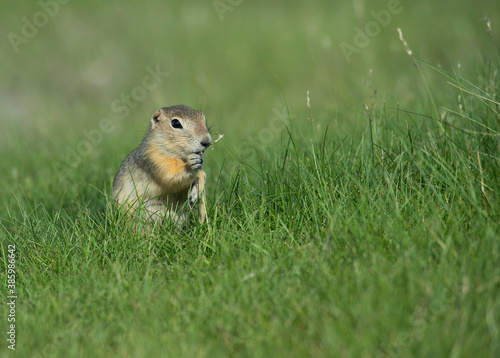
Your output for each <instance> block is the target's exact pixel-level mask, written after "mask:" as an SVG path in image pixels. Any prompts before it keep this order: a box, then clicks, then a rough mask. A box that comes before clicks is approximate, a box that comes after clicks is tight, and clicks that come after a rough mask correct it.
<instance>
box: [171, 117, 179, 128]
mask: <svg viewBox="0 0 500 358" xmlns="http://www.w3.org/2000/svg"><path fill="white" fill-rule="evenodd" d="M170 123H171V124H172V127H174V128H177V129H182V124H181V122H180V121H179V120H178V119H172V122H170Z"/></svg>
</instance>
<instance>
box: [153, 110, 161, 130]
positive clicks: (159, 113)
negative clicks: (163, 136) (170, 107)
mask: <svg viewBox="0 0 500 358" xmlns="http://www.w3.org/2000/svg"><path fill="white" fill-rule="evenodd" d="M160 115H161V111H160V110H157V111H156V112H155V114H153V117H152V118H151V128H154V127H156V125H157V124H158V122H159V121H160Z"/></svg>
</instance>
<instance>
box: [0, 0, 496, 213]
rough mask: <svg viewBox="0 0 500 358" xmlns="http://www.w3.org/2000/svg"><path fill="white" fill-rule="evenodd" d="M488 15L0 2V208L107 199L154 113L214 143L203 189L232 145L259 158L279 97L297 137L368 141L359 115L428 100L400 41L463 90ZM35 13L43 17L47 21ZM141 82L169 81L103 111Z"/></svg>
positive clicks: (440, 88) (458, 6) (371, 7)
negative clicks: (306, 131)
mask: <svg viewBox="0 0 500 358" xmlns="http://www.w3.org/2000/svg"><path fill="white" fill-rule="evenodd" d="M41 4H45V5H41ZM54 4H57V5H54ZM391 7H392V8H397V9H398V13H392V14H391V17H390V19H388V21H387V24H385V23H384V24H383V25H378V28H377V25H373V24H372V25H371V26H372V27H371V28H369V29H368V30H369V31H372V34H371V36H368V41H366V39H365V44H364V45H363V46H364V47H363V48H359V47H358V50H359V51H357V52H356V53H353V54H352V55H351V56H346V55H345V54H344V53H343V50H342V47H341V46H342V44H348V45H351V46H355V40H356V35H357V33H358V32H357V30H356V28H359V29H360V31H362V32H363V33H366V26H367V24H369V23H370V22H374V21H376V19H375V17H374V15H373V12H375V13H377V14H381V12H384V11H385V12H386V13H387V11H389V10H388V8H391ZM44 8H45V9H49V10H44ZM499 10H500V6H499V4H498V2H497V1H490V0H488V1H487V0H482V1H475V2H472V1H460V2H457V1H438V2H433V3H432V4H431V3H430V2H421V1H401V2H398V1H364V0H355V1H347V2H331V1H309V2H307V3H306V2H303V1H273V2H268V1H232V2H230V1H182V2H181V1H178V2H170V3H166V2H164V1H148V2H147V3H144V2H141V1H127V2H116V1H113V2H100V1H87V2H84V3H83V2H77V1H69V2H67V3H66V4H62V3H59V2H55V0H54V1H51V0H47V1H41V2H39V3H37V2H35V1H33V2H3V3H2V5H0V13H1V14H2V15H1V17H2V21H1V22H0V29H1V33H2V34H3V35H4V37H3V41H2V42H1V50H0V63H1V65H2V66H1V70H0V93H1V96H0V100H1V109H2V110H1V112H0V126H1V128H2V130H1V131H0V157H1V158H2V160H1V164H0V169H1V171H2V173H3V175H2V177H3V178H2V184H3V189H4V190H2V191H1V193H2V194H1V195H2V197H1V199H2V200H3V201H4V202H5V201H9V200H11V197H12V195H11V194H12V191H14V193H17V195H18V196H20V197H24V196H26V197H27V198H36V195H37V193H36V191H37V190H40V191H42V192H44V193H46V192H51V193H54V205H55V203H57V202H59V200H60V197H61V196H62V195H63V193H64V192H68V191H73V192H77V193H78V192H82V191H85V190H87V189H84V188H87V186H86V185H85V184H90V185H93V186H95V187H96V188H99V189H101V190H102V188H103V187H104V186H105V185H108V186H109V183H110V180H111V178H112V176H113V175H114V173H115V172H116V170H117V169H118V167H119V165H120V162H121V161H122V160H123V158H124V157H125V155H126V154H127V153H128V152H129V151H130V150H131V149H133V148H134V147H135V146H136V145H137V144H138V143H139V141H140V140H141V138H142V137H143V135H144V134H145V132H146V130H147V128H148V124H149V118H150V117H151V115H152V113H154V111H155V110H156V109H157V108H159V107H163V106H170V105H175V104H186V105H189V106H192V107H193V108H196V109H199V110H202V111H204V112H205V114H206V117H207V120H208V122H209V124H211V125H212V128H213V132H214V137H215V136H216V135H217V134H219V133H223V134H224V135H225V137H224V140H223V141H222V142H220V143H219V144H218V145H217V147H216V148H215V150H214V151H213V152H210V153H209V155H210V156H207V160H206V166H207V171H208V172H209V174H210V172H212V174H211V175H212V177H214V175H216V174H217V172H220V171H221V168H222V163H226V164H227V163H230V162H231V161H233V160H234V158H236V157H237V152H238V150H240V149H241V148H240V147H241V143H242V141H243V143H244V145H247V144H248V143H250V144H252V145H258V144H259V143H258V138H259V137H258V135H259V130H261V129H262V128H268V127H269V123H270V121H271V119H272V118H273V117H274V116H275V113H276V111H279V112H282V111H283V110H284V100H283V97H285V98H286V100H287V102H288V105H289V107H290V111H291V114H292V117H293V118H294V120H295V121H297V123H296V126H298V127H299V128H300V126H309V125H310V123H311V122H310V121H308V120H307V118H311V119H314V125H315V126H316V127H315V128H316V129H317V130H318V131H319V132H322V131H323V130H324V129H325V128H326V127H327V126H329V128H330V133H331V134H333V135H334V136H337V137H340V138H342V137H345V136H355V135H356V133H359V132H360V131H364V130H365V129H366V126H367V121H366V117H365V115H364V113H363V112H364V110H365V108H364V106H365V105H367V106H373V107H374V108H375V109H376V108H380V104H381V103H382V102H385V103H386V104H387V107H388V108H390V107H396V106H397V105H398V103H399V106H400V108H403V109H408V110H411V111H416V112H419V113H421V114H428V113H429V112H430V109H429V105H428V99H427V95H426V94H422V93H421V91H422V86H419V83H418V82H419V81H420V79H419V78H420V77H419V75H418V73H417V71H416V70H415V67H414V66H412V63H411V60H410V58H409V57H408V56H407V54H406V52H405V49H404V47H403V44H402V43H401V41H400V40H399V37H398V33H397V31H396V29H397V28H398V27H400V28H401V29H402V31H403V33H404V36H405V39H406V40H407V42H408V45H409V46H410V47H411V49H412V51H413V53H414V55H415V56H416V57H417V58H418V59H421V60H424V61H427V62H429V63H432V64H434V65H439V66H442V67H444V68H445V69H447V70H454V69H455V70H456V69H458V65H459V63H460V64H461V71H462V72H464V76H465V77H467V72H468V71H469V72H470V73H471V74H473V76H474V77H475V76H476V72H477V71H476V68H475V67H476V64H477V63H480V62H481V61H483V58H482V56H487V55H491V53H493V46H491V42H492V40H491V39H490V37H489V36H488V34H487V32H486V30H487V25H486V21H485V16H488V17H489V18H490V19H491V23H492V25H493V32H495V31H496V28H498V24H500V18H499V16H500V11H499ZM40 12H44V13H46V14H47V13H48V14H49V15H45V17H46V18H47V21H44V20H45V19H44V15H43V14H42V15H40ZM380 16H382V15H380ZM45 22H46V24H45ZM27 23H30V24H31V26H33V24H34V23H38V24H39V25H42V26H35V27H36V29H35V30H33V29H31V32H36V34H34V35H33V36H31V38H27V37H26V36H23V28H24V27H26V26H28V27H29V25H26V24H27ZM368 26H370V25H368ZM24 31H25V32H26V31H28V33H29V29H24ZM496 32H497V31H496ZM12 34H16V36H22V37H23V38H24V40H19V38H18V37H15V36H14V35H12ZM13 36H14V37H13ZM16 48H17V53H16ZM480 49H482V52H480ZM484 49H487V50H486V52H485V51H484ZM488 51H490V52H488ZM358 52H359V53H358ZM348 57H349V58H348ZM148 67H149V68H153V69H154V68H159V69H160V70H161V71H162V72H168V76H167V77H164V78H163V80H162V82H161V83H160V84H159V85H158V86H156V87H155V88H154V89H153V90H148V91H146V92H145V93H142V92H137V94H139V95H140V98H141V100H140V101H135V102H132V104H130V105H128V106H127V112H129V113H127V115H123V114H124V113H125V112H124V111H123V112H121V113H117V111H114V110H113V108H114V107H113V103H114V102H116V101H120V99H121V98H122V95H130V94H131V93H132V91H133V90H134V88H135V87H136V86H140V85H141V84H142V83H143V80H144V78H145V76H146V75H147V74H148V72H147V70H146V68H148ZM424 70H425V71H426V75H427V76H428V81H429V83H430V85H436V87H435V88H436V91H435V94H440V93H443V92H446V91H450V93H453V91H454V89H453V88H452V87H450V86H446V84H445V79H444V78H443V77H442V76H438V75H436V74H434V73H432V71H431V70H428V69H424ZM280 85H281V89H280ZM308 90H309V91H310V103H311V110H310V109H309V108H308V107H307V105H306V92H307V91H308ZM438 105H439V104H438ZM105 118H109V119H111V120H112V122H113V128H112V130H110V131H109V133H105V134H104V135H103V136H102V138H98V139H99V140H98V145H92V146H91V147H90V148H87V149H88V151H86V149H85V148H86V147H85V143H83V144H82V141H83V142H85V141H86V140H87V139H86V133H87V134H88V133H89V132H91V131H92V130H94V129H96V128H99V124H100V123H101V121H102V120H103V119H105ZM249 138H250V139H249ZM278 138H279V134H276V133H275V138H274V139H278ZM272 139H273V138H271V140H272ZM255 142H257V143H255ZM270 142H272V141H270V140H266V141H265V143H264V144H270ZM261 144H262V143H261ZM78 145H80V151H84V152H85V155H82V156H81V158H80V159H81V163H80V160H73V159H74V156H72V154H71V153H74V152H76V153H78V150H79V149H78ZM71 161H73V162H76V163H73V164H72V165H69V166H68V162H71ZM50 164H51V165H50ZM61 165H63V166H64V165H66V167H67V168H69V169H71V170H68V171H64V170H63V169H61V168H62V167H61ZM73 167H76V170H73V169H74V168H73ZM61 170H63V172H64V173H63V174H61V173H60V172H59V171H61ZM222 170H223V169H222ZM58 177H59V178H61V177H66V178H67V179H69V180H64V181H62V182H61V181H60V180H59V181H58V180H57V179H58ZM16 183H20V184H21V185H20V186H19V187H17V186H16ZM35 183H36V185H35ZM61 183H63V185H61ZM16 188H17V189H16ZM20 188H22V190H21V189H20ZM22 192H23V193H22ZM92 193H93V194H90V195H91V196H92V197H93V196H94V195H95V190H93V191H92ZM46 204H47V203H46ZM49 206H50V204H49ZM4 209H5V208H3V209H2V210H4ZM2 212H3V211H2Z"/></svg>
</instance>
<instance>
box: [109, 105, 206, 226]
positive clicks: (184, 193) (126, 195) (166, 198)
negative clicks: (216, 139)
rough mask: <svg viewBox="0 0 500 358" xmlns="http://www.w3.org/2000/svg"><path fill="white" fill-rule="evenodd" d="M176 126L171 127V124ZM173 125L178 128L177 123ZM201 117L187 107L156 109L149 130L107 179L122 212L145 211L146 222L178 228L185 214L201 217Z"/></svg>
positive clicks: (203, 215) (203, 199)
mask: <svg viewBox="0 0 500 358" xmlns="http://www.w3.org/2000/svg"><path fill="white" fill-rule="evenodd" d="M174 120H177V121H179V123H180V125H181V126H182V128H175V127H174V124H173V121H174ZM179 123H178V124H179ZM210 142H211V137H210V134H209V132H208V129H207V126H206V123H205V116H204V115H203V114H202V113H201V112H198V111H195V110H193V109H191V108H189V107H187V106H173V107H165V108H161V109H159V110H158V111H156V112H155V114H154V115H153V117H152V118H151V124H150V128H149V132H148V134H147V135H146V137H145V138H144V139H143V140H142V142H141V144H140V145H139V146H138V147H137V148H136V149H134V150H133V151H132V152H131V153H130V154H129V155H128V156H127V157H126V158H125V160H124V161H123V163H122V165H121V167H120V169H119V170H118V173H117V174H116V177H115V179H114V181H113V195H114V197H115V200H116V201H117V202H118V204H120V205H121V206H123V207H124V208H126V209H128V210H130V209H133V210H135V209H138V208H145V209H146V210H147V214H148V216H149V217H150V219H151V221H152V222H160V223H161V222H163V221H164V220H173V221H174V222H175V223H176V224H178V225H179V226H181V225H182V224H183V223H184V222H185V219H186V216H187V212H186V210H193V209H195V208H196V207H197V208H198V218H199V221H200V223H203V222H204V221H205V220H206V219H207V214H206V197H205V190H204V189H205V184H206V174H205V172H204V171H203V170H201V166H202V163H203V160H202V156H203V153H204V151H205V149H206V148H207V147H208V146H209V145H210Z"/></svg>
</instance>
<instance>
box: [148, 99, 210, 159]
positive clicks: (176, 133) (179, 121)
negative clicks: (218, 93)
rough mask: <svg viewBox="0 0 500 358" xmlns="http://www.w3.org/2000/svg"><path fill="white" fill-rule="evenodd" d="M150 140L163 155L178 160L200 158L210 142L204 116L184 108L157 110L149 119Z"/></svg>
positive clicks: (175, 107)
mask: <svg viewBox="0 0 500 358" xmlns="http://www.w3.org/2000/svg"><path fill="white" fill-rule="evenodd" d="M149 137H150V138H149V139H150V140H152V141H153V143H152V144H153V145H154V146H155V147H156V148H158V149H160V151H162V152H163V153H164V154H165V155H172V156H177V157H181V158H187V157H188V156H189V155H190V154H193V153H197V154H200V155H202V154H203V152H204V151H205V149H207V148H208V147H209V146H210V143H211V141H212V137H211V136H210V133H209V131H208V129H207V125H206V123H205V116H204V115H203V113H201V112H198V111H195V110H194V109H192V108H190V107H188V106H183V105H180V106H172V107H164V108H161V109H159V110H157V111H156V112H155V114H153V117H152V118H151V126H150V128H149Z"/></svg>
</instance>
